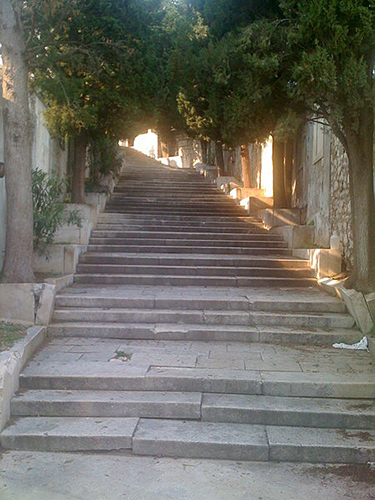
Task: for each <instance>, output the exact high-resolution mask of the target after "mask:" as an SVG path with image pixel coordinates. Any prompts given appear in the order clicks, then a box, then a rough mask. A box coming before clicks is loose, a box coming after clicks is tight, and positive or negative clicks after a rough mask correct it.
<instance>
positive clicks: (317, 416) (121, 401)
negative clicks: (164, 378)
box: [11, 390, 375, 429]
mask: <svg viewBox="0 0 375 500" xmlns="http://www.w3.org/2000/svg"><path fill="white" fill-rule="evenodd" d="M202 396H203V399H202ZM11 414H12V415H13V416H15V417H19V416H26V417H32V416H41V417H55V416H59V417H143V418H173V419H184V420H202V421H207V422H231V423H242V424H259V425H280V426H295V427H320V428H340V429H341V428H342V429H345V428H351V429H373V428H375V401H374V400H370V399H369V400H348V399H327V398H298V397H294V398H293V397H291V398H288V397H280V396H262V395H242V394H206V393H205V394H203V395H202V393H198V392H192V393H186V392H158V391H154V392H150V391H132V392H129V391H63V390H58V391H56V390H28V391H23V392H21V393H19V394H18V395H16V396H15V397H14V398H13V400H12V402H11Z"/></svg>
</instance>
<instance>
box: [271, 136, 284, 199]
mask: <svg viewBox="0 0 375 500" xmlns="http://www.w3.org/2000/svg"><path fill="white" fill-rule="evenodd" d="M283 162H284V143H283V142H280V141H276V140H275V139H273V142H272V163H273V207H274V208H286V206H287V203H286V198H285V190H284V165H283Z"/></svg>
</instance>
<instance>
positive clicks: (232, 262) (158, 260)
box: [80, 252, 310, 269]
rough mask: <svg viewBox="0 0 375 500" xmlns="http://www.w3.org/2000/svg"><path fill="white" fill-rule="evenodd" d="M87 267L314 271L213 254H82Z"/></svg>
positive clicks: (284, 262)
mask: <svg viewBox="0 0 375 500" xmlns="http://www.w3.org/2000/svg"><path fill="white" fill-rule="evenodd" d="M80 262H81V263H83V264H86V263H88V264H103V265H104V264H106V265H126V266H132V265H133V266H135V265H139V266H146V265H147V266H156V265H158V266H199V267H246V268H249V267H262V268H281V269H283V268H288V269H310V266H309V265H308V261H306V260H302V259H297V258H293V257H290V258H288V257H277V256H276V257H272V256H270V257H247V256H242V257H241V256H235V257H232V256H225V255H224V256H219V255H218V256H216V257H213V256H210V255H191V254H190V255H189V254H188V255H165V254H164V255H163V254H162V255H158V254H156V255H150V254H144V255H142V254H127V253H124V254H120V253H113V254H112V253H99V252H95V253H94V252H87V253H84V254H81V256H80Z"/></svg>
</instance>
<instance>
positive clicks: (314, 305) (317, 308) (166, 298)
mask: <svg viewBox="0 0 375 500" xmlns="http://www.w3.org/2000/svg"><path fill="white" fill-rule="evenodd" d="M55 306H56V307H57V308H59V307H86V308H88V307H102V308H123V309H127V308H137V309H153V308H154V309H177V310H179V309H180V310H191V309H193V310H194V309H203V310H214V311H216V310H219V311H227V310H229V311H249V310H251V311H270V312H275V311H282V312H284V313H288V312H302V313H305V314H307V313H314V312H315V313H345V312H346V309H345V305H344V303H343V302H341V301H339V300H337V299H334V298H328V297H327V300H326V301H325V302H320V301H319V300H311V299H310V300H309V299H306V300H297V299H296V300H283V299H281V298H280V299H279V300H276V299H270V300H254V299H253V298H250V297H249V298H247V297H246V296H245V297H233V296H230V297H227V296H222V297H221V296H220V295H217V294H215V295H214V296H211V298H209V297H194V292H193V297H192V296H189V295H187V294H185V295H184V296H182V297H178V298H177V297H173V294H167V295H163V294H162V293H161V294H160V295H158V294H155V296H149V297H147V296H145V293H144V291H136V290H135V291H133V289H132V291H131V292H130V294H127V295H125V296H121V294H119V293H118V292H117V293H116V292H113V293H112V294H111V293H109V292H108V291H107V290H105V293H100V291H98V292H97V293H94V291H93V290H90V289H86V290H84V293H80V292H79V291H77V292H74V289H72V288H71V289H69V293H64V292H62V293H61V294H59V295H57V297H56V301H55Z"/></svg>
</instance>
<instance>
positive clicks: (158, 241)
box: [90, 234, 286, 248]
mask: <svg viewBox="0 0 375 500" xmlns="http://www.w3.org/2000/svg"><path fill="white" fill-rule="evenodd" d="M127 244H129V245H142V246H145V245H152V246H154V245H159V246H199V247H201V246H202V247H207V246H209V247H225V246H228V247H240V248H253V247H258V248H268V247H270V248H285V247H286V243H285V242H284V241H282V240H280V239H277V238H275V239H271V238H261V239H259V241H258V239H257V238H254V239H253V238H252V237H251V235H248V236H247V237H246V240H244V241H242V238H236V237H234V238H231V239H229V240H228V241H227V240H226V239H225V238H223V239H220V238H219V237H214V236H213V235H211V234H207V235H203V236H202V235H197V237H196V238H194V239H191V240H190V239H188V238H187V235H186V234H182V237H180V238H174V237H169V238H168V236H167V237H164V238H161V237H160V238H158V237H157V235H154V236H152V235H151V236H144V237H141V236H139V237H131V236H129V237H124V238H108V237H107V238H98V237H94V236H92V237H91V238H90V245H127Z"/></svg>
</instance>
